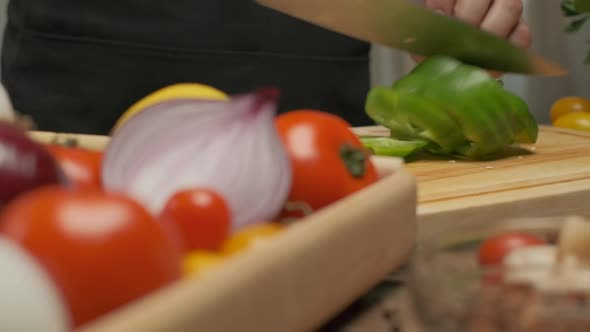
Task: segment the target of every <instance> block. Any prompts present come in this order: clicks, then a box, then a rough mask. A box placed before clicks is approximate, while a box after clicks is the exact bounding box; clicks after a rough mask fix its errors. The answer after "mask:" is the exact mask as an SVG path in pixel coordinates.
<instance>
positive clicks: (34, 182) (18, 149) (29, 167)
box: [0, 120, 65, 206]
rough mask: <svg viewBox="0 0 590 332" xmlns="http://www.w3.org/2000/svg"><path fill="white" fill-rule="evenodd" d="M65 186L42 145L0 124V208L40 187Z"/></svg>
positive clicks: (60, 171)
mask: <svg viewBox="0 0 590 332" xmlns="http://www.w3.org/2000/svg"><path fill="white" fill-rule="evenodd" d="M63 183H65V180H64V176H63V172H62V170H61V169H60V167H59V165H58V163H57V162H56V160H55V159H54V158H53V157H52V156H51V154H50V153H49V152H48V151H47V150H46V149H45V148H44V147H43V146H42V145H41V144H39V143H37V142H35V141H33V140H32V139H31V138H29V137H28V136H27V135H26V133H25V132H24V131H22V130H20V129H18V128H16V127H15V126H13V125H12V124H9V123H7V122H3V121H1V120H0V184H1V189H2V190H0V206H1V205H4V204H6V203H8V202H9V201H11V200H12V199H14V198H15V197H16V196H18V195H20V194H22V193H24V192H26V191H28V190H32V189H35V188H37V187H41V186H45V185H52V184H63Z"/></svg>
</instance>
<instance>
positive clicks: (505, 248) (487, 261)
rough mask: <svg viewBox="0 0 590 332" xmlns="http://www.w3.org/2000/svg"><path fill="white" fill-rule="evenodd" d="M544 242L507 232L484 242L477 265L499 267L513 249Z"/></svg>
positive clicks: (528, 236)
mask: <svg viewBox="0 0 590 332" xmlns="http://www.w3.org/2000/svg"><path fill="white" fill-rule="evenodd" d="M545 243H546V241H545V240H543V239H542V238H539V237H537V236H535V235H531V234H527V233H520V232H509V233H504V234H501V235H497V236H493V237H491V238H489V239H487V240H485V241H484V242H483V243H482V244H481V246H480V247H479V253H478V254H479V257H478V259H479V263H480V264H481V265H482V266H494V265H501V264H502V262H503V260H504V257H505V256H506V255H507V254H509V253H510V252H512V251H513V250H515V249H518V248H522V247H528V246H535V245H542V244H545Z"/></svg>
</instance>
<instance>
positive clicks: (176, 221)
mask: <svg viewBox="0 0 590 332" xmlns="http://www.w3.org/2000/svg"><path fill="white" fill-rule="evenodd" d="M160 219H161V220H162V222H163V223H165V224H170V225H173V226H174V227H176V229H177V230H178V231H179V233H180V234H179V235H180V237H181V238H182V240H183V242H184V248H185V250H186V251H194V250H199V249H200V250H217V249H219V248H220V247H221V245H222V244H223V242H224V241H225V239H226V238H227V236H228V235H229V232H230V230H231V213H230V211H229V207H228V206H227V204H226V202H225V199H224V198H223V197H222V196H221V195H219V194H218V193H217V192H215V191H213V190H209V189H193V190H183V191H179V192H177V193H176V194H174V195H173V196H172V197H170V199H169V200H168V202H167V203H166V206H165V207H164V209H163V210H162V214H161V217H160Z"/></svg>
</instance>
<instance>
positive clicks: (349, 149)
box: [340, 143, 367, 178]
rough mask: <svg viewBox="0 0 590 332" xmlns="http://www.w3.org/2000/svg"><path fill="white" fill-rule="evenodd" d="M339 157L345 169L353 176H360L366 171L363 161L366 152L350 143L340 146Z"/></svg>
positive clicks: (364, 160)
mask: <svg viewBox="0 0 590 332" xmlns="http://www.w3.org/2000/svg"><path fill="white" fill-rule="evenodd" d="M340 158H341V159H342V161H343V162H344V165H345V166H346V169H347V170H348V172H349V173H350V175H352V176H353V177H355V178H362V177H363V176H365V173H366V171H367V169H366V166H365V163H366V161H367V154H366V153H365V152H364V151H363V150H361V149H359V148H357V147H355V146H352V145H351V144H348V143H346V144H343V145H342V146H341V147H340Z"/></svg>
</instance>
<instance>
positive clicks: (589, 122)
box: [553, 112, 590, 131]
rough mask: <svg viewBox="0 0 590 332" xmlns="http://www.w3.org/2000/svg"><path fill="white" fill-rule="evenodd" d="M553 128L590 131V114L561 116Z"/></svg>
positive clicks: (580, 113)
mask: <svg viewBox="0 0 590 332" xmlns="http://www.w3.org/2000/svg"><path fill="white" fill-rule="evenodd" d="M553 126H555V127H559V128H568V129H575V130H582V131H590V113H586V112H576V113H568V114H564V115H562V116H560V117H559V118H557V120H555V122H554V123H553Z"/></svg>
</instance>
